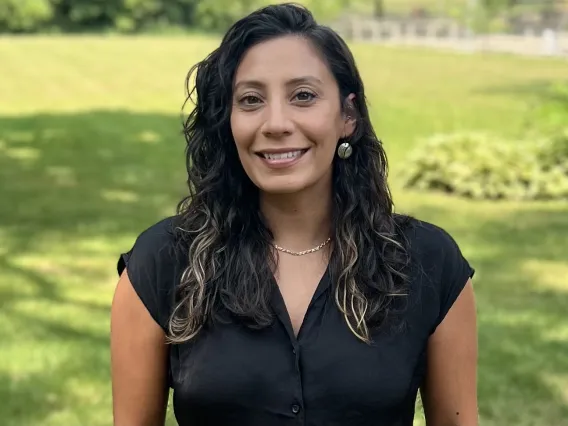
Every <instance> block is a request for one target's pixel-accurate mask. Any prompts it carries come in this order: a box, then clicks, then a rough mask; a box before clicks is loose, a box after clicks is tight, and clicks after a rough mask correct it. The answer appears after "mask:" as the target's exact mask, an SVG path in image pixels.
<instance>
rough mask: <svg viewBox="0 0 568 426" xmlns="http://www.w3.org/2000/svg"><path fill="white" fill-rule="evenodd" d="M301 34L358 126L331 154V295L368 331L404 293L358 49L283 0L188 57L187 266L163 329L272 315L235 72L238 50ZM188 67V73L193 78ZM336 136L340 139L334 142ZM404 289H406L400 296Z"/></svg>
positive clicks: (403, 258) (181, 333)
mask: <svg viewBox="0 0 568 426" xmlns="http://www.w3.org/2000/svg"><path fill="white" fill-rule="evenodd" d="M287 35H294V36H298V37H302V38H304V39H306V40H308V41H309V42H310V43H312V45H313V46H314V47H316V48H317V49H318V50H319V52H321V54H322V57H323V58H324V59H325V60H326V61H327V64H328V66H329V69H330V70H331V72H332V74H333V76H334V77H335V80H336V81H337V84H338V86H339V92H340V96H341V103H342V105H343V108H346V107H347V106H346V103H345V99H346V98H347V96H348V95H349V94H351V93H354V94H355V98H354V100H353V102H352V104H351V105H350V107H351V109H352V111H349V112H350V115H352V116H353V114H355V118H356V120H357V126H356V129H355V132H354V134H353V135H352V136H351V137H350V139H349V142H350V143H351V144H352V145H353V148H354V149H353V154H352V156H351V157H350V158H349V159H348V160H341V159H338V158H336V159H334V163H333V197H334V198H333V212H332V224H333V228H332V238H333V241H334V248H333V252H332V254H331V257H330V260H329V268H328V270H329V273H330V276H331V279H332V280H333V283H334V285H333V288H334V291H335V301H336V303H337V306H338V308H339V309H340V310H341V311H342V313H343V314H344V317H345V321H346V322H347V325H348V326H349V328H350V329H351V330H352V332H353V333H354V334H355V335H356V336H357V337H358V338H359V339H361V340H363V341H365V342H369V341H370V331H371V330H372V329H374V328H376V327H379V326H380V325H381V324H383V323H384V321H385V319H386V317H387V316H388V315H389V312H391V311H393V309H394V308H395V307H397V306H399V305H400V304H399V303H397V300H404V299H406V298H405V297H404V296H405V295H406V294H407V288H408V278H407V274H406V267H407V266H408V264H409V257H410V256H409V249H408V247H407V246H408V241H407V240H406V238H405V237H404V232H403V228H404V227H405V225H406V224H407V223H408V221H409V218H408V217H406V216H401V215H397V214H394V212H393V202H392V199H391V195H390V192H389V188H388V186H387V159H386V155H385V151H384V149H383V147H382V144H381V142H380V141H379V140H378V139H377V137H376V135H375V133H374V130H373V127H372V124H371V121H370V119H369V113H368V110H367V106H366V100H365V93H364V89H363V83H362V81H361V77H360V75H359V72H358V70H357V67H356V65H355V60H354V58H353V56H352V54H351V52H350V50H349V48H348V47H347V45H346V43H345V42H344V41H343V40H342V39H341V37H339V35H337V34H336V33H335V32H334V31H333V30H331V29H330V28H328V27H325V26H322V25H319V24H317V23H316V21H315V20H314V17H313V16H312V14H311V13H310V12H309V11H308V10H306V9H305V8H304V7H302V6H299V5H295V4H280V5H274V6H268V7H265V8H262V9H259V10H257V11H256V12H254V13H252V14H250V15H248V16H246V17H245V18H243V19H241V20H239V21H238V22H236V23H235V24H234V25H233V26H232V27H231V28H230V29H229V30H228V32H227V33H226V35H225V36H224V38H223V40H222V42H221V44H220V46H219V47H218V48H217V49H216V50H215V51H213V52H212V53H211V54H210V55H209V56H208V57H207V58H206V59H204V60H203V61H201V62H199V63H198V64H196V65H195V66H194V67H193V68H192V69H191V70H190V72H189V74H188V76H187V80H186V84H187V89H188V92H187V100H186V102H187V101H193V102H194V104H195V108H194V109H193V111H192V112H191V113H190V115H189V116H188V118H187V120H186V121H185V122H184V134H185V138H186V141H187V151H186V152H187V171H188V185H189V192H190V193H189V196H188V197H187V198H185V199H184V200H182V201H181V202H180V204H179V205H178V218H179V220H180V223H179V226H178V228H177V229H178V231H179V233H180V235H179V237H180V238H181V239H183V240H184V241H185V242H186V243H187V246H188V247H189V266H188V267H187V269H186V270H185V271H184V273H183V275H182V278H181V283H180V285H179V286H178V291H177V302H176V307H175V309H174V311H173V314H172V317H171V320H170V326H169V336H168V339H169V341H170V342H172V343H181V342H184V341H187V340H189V339H191V338H193V337H194V336H195V335H196V334H197V333H198V332H199V331H200V330H201V329H202V327H203V326H204V325H206V324H207V323H209V322H210V321H215V320H223V319H225V315H226V314H227V313H228V314H229V315H231V316H232V317H233V318H235V317H236V318H238V319H239V320H240V321H243V322H244V323H245V324H247V326H249V327H254V328H262V327H266V326H268V325H270V324H271V323H272V320H273V315H272V313H271V309H270V303H269V302H270V298H271V294H272V291H274V278H273V271H274V268H275V266H276V254H275V252H274V249H273V246H272V234H271V232H270V229H268V227H267V226H266V221H265V220H264V219H263V216H262V213H261V211H260V208H259V190H258V188H257V187H256V186H255V185H254V184H253V183H252V181H251V180H250V179H249V178H248V176H247V175H246V173H245V171H244V169H243V167H242V165H241V163H240V160H239V157H238V155H237V150H236V146H235V141H234V139H233V136H232V132H231V126H230V114H231V105H232V101H231V100H232V96H233V80H234V76H235V73H236V70H237V67H238V66H239V63H240V60H241V59H242V58H243V55H244V53H245V52H246V51H247V50H248V49H250V48H251V47H252V46H254V45H256V44H258V43H261V42H263V41H266V40H270V39H274V38H276V37H281V36H287ZM193 77H195V84H194V85H192V84H191V80H192V78H193ZM339 142H341V141H339ZM401 296H402V297H401Z"/></svg>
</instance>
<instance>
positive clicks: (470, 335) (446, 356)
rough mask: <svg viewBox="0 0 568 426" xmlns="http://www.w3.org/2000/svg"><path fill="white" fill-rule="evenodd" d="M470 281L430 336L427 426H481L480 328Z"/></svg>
mask: <svg viewBox="0 0 568 426" xmlns="http://www.w3.org/2000/svg"><path fill="white" fill-rule="evenodd" d="M476 322H477V320H476V311H475V300H474V294H473V288H472V284H471V280H468V282H467V284H466V286H465V288H464V289H463V290H462V292H461V294H460V296H459V297H458V298H457V300H456V301H455V303H454V304H453V306H452V308H451V309H450V310H449V312H448V314H447V315H446V317H445V318H444V320H443V321H442V323H441V324H440V325H439V326H438V328H437V329H436V331H435V332H434V333H433V334H432V336H430V340H429V342H428V369H427V373H426V380H425V383H424V386H423V388H422V389H421V394H422V402H423V405H424V412H425V414H426V425H427V426H478V415H477V325H476Z"/></svg>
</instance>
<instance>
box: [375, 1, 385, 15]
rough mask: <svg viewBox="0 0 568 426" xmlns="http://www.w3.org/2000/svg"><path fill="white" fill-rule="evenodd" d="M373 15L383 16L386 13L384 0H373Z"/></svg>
mask: <svg viewBox="0 0 568 426" xmlns="http://www.w3.org/2000/svg"><path fill="white" fill-rule="evenodd" d="M373 15H374V17H375V18H382V17H383V16H384V15H385V1H384V0H373Z"/></svg>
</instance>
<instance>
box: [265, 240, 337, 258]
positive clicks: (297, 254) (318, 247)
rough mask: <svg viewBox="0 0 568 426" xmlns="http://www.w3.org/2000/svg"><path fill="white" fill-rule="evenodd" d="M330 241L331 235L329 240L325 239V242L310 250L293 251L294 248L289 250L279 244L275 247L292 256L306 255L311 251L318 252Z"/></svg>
mask: <svg viewBox="0 0 568 426" xmlns="http://www.w3.org/2000/svg"><path fill="white" fill-rule="evenodd" d="M330 241H331V237H329V238H328V239H327V240H325V241H324V242H323V243H321V244H320V245H319V246H317V247H314V248H312V249H309V250H304V251H292V250H288V249H285V248H283V247H280V246H279V245H278V244H274V248H275V249H276V250H279V251H281V252H284V253H288V254H291V255H292V256H303V255H305V254H309V253H313V252H316V251H318V250H321V249H322V248H324V247H325V246H326V245H327V244H329V242H330Z"/></svg>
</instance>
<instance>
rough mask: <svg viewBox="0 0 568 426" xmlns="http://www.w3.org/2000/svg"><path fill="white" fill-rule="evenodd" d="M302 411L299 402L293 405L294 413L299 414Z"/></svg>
mask: <svg viewBox="0 0 568 426" xmlns="http://www.w3.org/2000/svg"><path fill="white" fill-rule="evenodd" d="M299 412H300V406H299V405H298V404H294V405H292V413H294V414H298V413H299Z"/></svg>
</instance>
